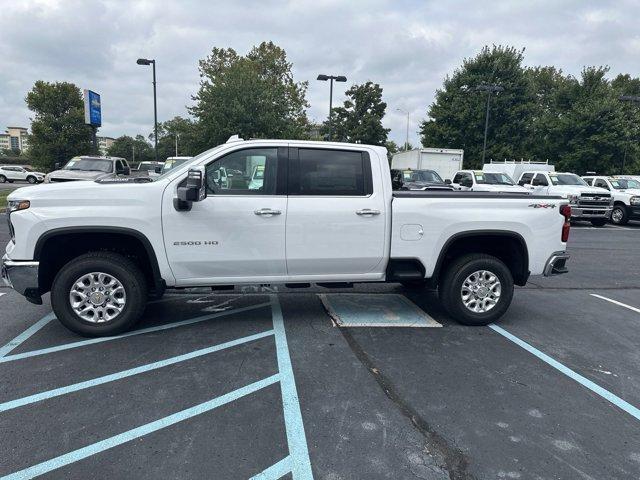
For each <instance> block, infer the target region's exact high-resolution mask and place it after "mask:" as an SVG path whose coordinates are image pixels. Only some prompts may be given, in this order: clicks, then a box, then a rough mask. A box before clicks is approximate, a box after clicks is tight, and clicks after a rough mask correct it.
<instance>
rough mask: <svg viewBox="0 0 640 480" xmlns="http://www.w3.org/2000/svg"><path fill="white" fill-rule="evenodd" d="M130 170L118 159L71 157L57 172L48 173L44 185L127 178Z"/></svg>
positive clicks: (126, 164) (123, 161) (125, 162)
mask: <svg viewBox="0 0 640 480" xmlns="http://www.w3.org/2000/svg"><path fill="white" fill-rule="evenodd" d="M130 174H131V168H129V164H128V163H127V161H126V160H125V159H124V158H119V157H89V156H86V157H85V156H81V157H73V158H72V159H71V160H69V161H68V162H67V164H66V165H65V166H64V167H62V168H61V169H59V170H54V171H53V172H51V173H48V174H47V175H46V176H45V178H44V181H45V183H55V182H71V181H74V180H98V179H103V178H108V177H113V176H122V175H124V176H128V175H130Z"/></svg>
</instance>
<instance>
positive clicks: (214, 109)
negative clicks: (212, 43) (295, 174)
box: [189, 42, 308, 150]
mask: <svg viewBox="0 0 640 480" xmlns="http://www.w3.org/2000/svg"><path fill="white" fill-rule="evenodd" d="M291 69H292V64H291V63H290V62H288V61H287V56H286V53H285V51H284V50H283V49H282V48H280V47H278V46H277V45H275V44H273V43H272V42H263V43H261V44H260V45H258V46H256V47H254V48H253V49H251V51H250V52H249V53H248V54H247V55H246V56H240V55H238V54H237V53H236V51H235V50H233V49H232V48H228V49H224V48H214V49H213V50H212V52H211V54H210V55H209V56H208V57H207V58H206V59H204V60H201V61H200V89H199V91H198V93H197V94H196V95H195V96H194V97H193V100H194V101H195V105H194V106H193V107H191V108H190V109H189V110H190V112H191V114H193V116H194V117H195V119H196V122H197V127H198V137H197V141H198V145H197V147H198V149H199V150H204V149H206V148H211V147H213V146H216V145H218V144H220V143H222V142H224V141H226V140H227V138H228V137H230V136H231V135H235V134H239V135H240V136H242V137H243V138H256V137H257V138H304V137H305V136H306V135H307V133H306V132H307V124H308V120H307V117H306V113H305V108H306V107H308V104H307V101H306V99H305V95H306V91H307V82H295V81H294V79H293V73H292V71H291Z"/></svg>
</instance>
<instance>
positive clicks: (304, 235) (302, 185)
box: [286, 147, 388, 280]
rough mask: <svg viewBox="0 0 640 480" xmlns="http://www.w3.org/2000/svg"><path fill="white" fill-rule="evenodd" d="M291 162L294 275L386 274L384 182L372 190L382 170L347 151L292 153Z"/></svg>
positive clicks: (289, 255) (365, 157)
mask: <svg viewBox="0 0 640 480" xmlns="http://www.w3.org/2000/svg"><path fill="white" fill-rule="evenodd" d="M289 157H290V162H289V182H288V190H289V204H288V208H287V227H286V230H287V234H286V235H287V248H286V250H287V273H288V274H289V276H298V277H305V278H309V277H321V276H326V277H329V278H331V279H332V280H339V279H341V278H345V279H346V278H349V277H352V278H357V277H356V276H357V275H365V274H370V275H379V274H381V273H382V271H383V270H384V262H383V258H384V248H385V238H386V233H387V232H386V230H385V225H386V217H387V215H388V212H387V211H386V204H385V200H384V194H383V192H382V189H381V185H380V184H379V182H380V180H378V184H377V185H376V188H374V186H373V185H374V184H373V178H377V179H380V178H381V172H380V171H379V169H380V165H379V164H378V163H377V162H372V161H371V159H370V157H369V154H368V152H366V151H365V150H362V151H361V150H353V149H346V148H345V149H330V148H326V147H325V148H292V149H290V154H289ZM373 174H375V177H373V176H372V175H373ZM341 276H343V277H341ZM318 280H321V278H318Z"/></svg>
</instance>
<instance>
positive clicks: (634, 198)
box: [629, 197, 640, 206]
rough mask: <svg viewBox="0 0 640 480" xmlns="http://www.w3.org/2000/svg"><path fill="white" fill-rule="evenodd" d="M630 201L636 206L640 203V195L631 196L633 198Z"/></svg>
mask: <svg viewBox="0 0 640 480" xmlns="http://www.w3.org/2000/svg"><path fill="white" fill-rule="evenodd" d="M629 202H630V203H631V205H634V206H635V205H640V197H631V200H629Z"/></svg>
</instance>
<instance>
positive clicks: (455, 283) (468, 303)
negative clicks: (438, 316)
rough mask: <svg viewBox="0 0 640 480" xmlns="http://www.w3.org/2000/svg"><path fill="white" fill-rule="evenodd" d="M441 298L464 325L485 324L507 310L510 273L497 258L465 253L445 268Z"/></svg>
mask: <svg viewBox="0 0 640 480" xmlns="http://www.w3.org/2000/svg"><path fill="white" fill-rule="evenodd" d="M439 293H440V301H441V302H442V306H443V307H444V308H445V310H446V311H447V312H448V313H449V315H451V316H452V317H453V318H454V319H455V320H456V321H458V322H460V323H462V324H464V325H488V324H489V323H492V322H494V321H496V320H497V319H498V318H500V317H501V316H502V315H503V314H504V312H506V311H507V308H509V305H510V304H511V299H512V298H513V276H512V275H511V271H510V270H509V269H508V268H507V266H506V265H505V264H504V263H503V262H502V261H501V260H499V259H497V258H496V257H492V256H491V255H485V254H470V255H465V256H463V257H461V258H459V259H458V260H455V261H454V262H453V263H452V264H451V265H450V266H449V268H447V270H446V272H445V274H444V277H443V279H442V282H441V283H440V286H439Z"/></svg>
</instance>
